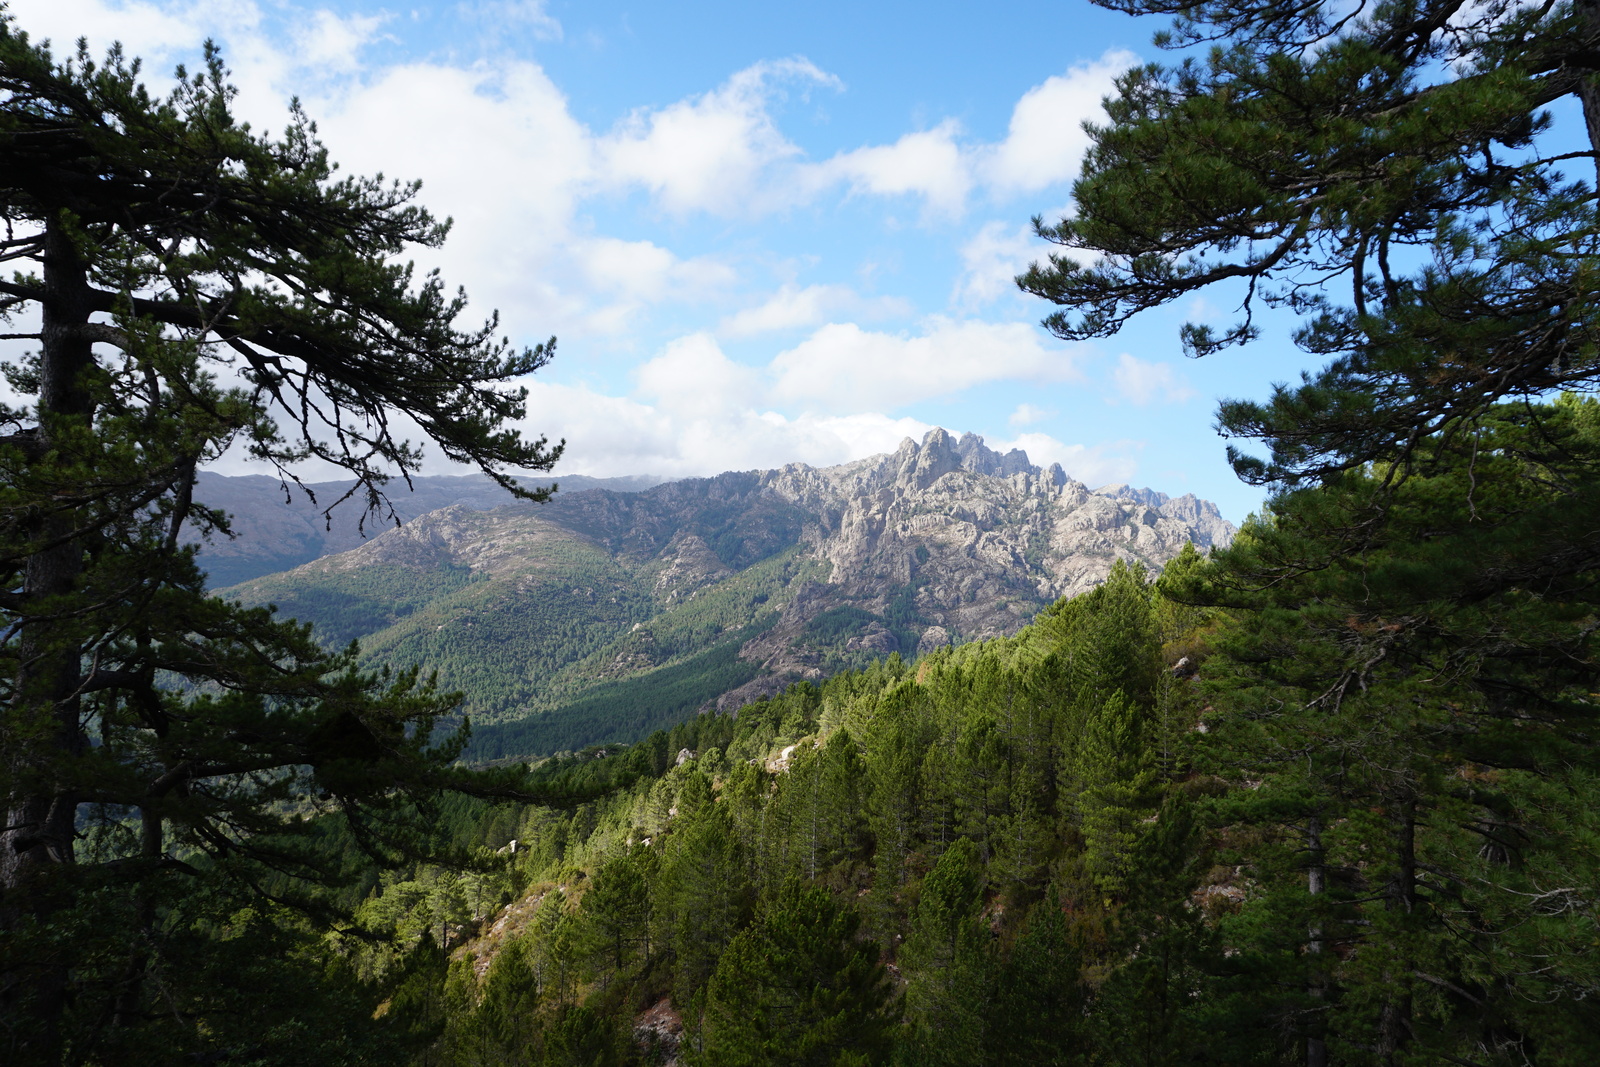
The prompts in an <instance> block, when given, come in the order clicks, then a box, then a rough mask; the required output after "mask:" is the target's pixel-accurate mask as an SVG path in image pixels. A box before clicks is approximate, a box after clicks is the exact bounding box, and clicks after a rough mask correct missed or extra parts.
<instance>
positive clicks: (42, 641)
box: [0, 220, 94, 1062]
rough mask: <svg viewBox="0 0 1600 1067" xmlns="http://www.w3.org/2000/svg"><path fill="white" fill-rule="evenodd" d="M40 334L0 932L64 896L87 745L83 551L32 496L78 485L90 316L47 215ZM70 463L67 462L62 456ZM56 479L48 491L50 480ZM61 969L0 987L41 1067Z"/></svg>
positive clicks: (69, 248)
mask: <svg viewBox="0 0 1600 1067" xmlns="http://www.w3.org/2000/svg"><path fill="white" fill-rule="evenodd" d="M43 264H44V289H45V298H44V300H43V301H42V302H41V303H42V312H43V328H42V331H41V343H40V354H39V355H40V359H39V399H38V413H37V415H38V430H37V441H38V446H39V447H38V450H37V452H36V454H37V455H38V456H39V457H40V458H39V459H38V460H36V461H35V462H34V465H33V468H32V470H31V471H30V473H31V474H34V475H38V476H41V477H42V480H43V481H44V482H45V484H46V488H47V490H48V496H46V495H44V494H39V499H40V500H41V503H38V504H36V505H35V507H36V509H37V510H36V511H35V514H34V518H33V521H32V522H31V523H30V524H29V526H28V536H29V537H30V538H31V539H32V541H33V542H34V543H35V544H37V545H39V546H40V547H39V549H38V551H36V552H34V553H33V555H32V556H30V557H29V559H28V561H27V563H26V566H25V568H24V572H23V582H22V593H23V600H24V603H25V605H26V606H25V607H24V608H23V610H22V612H21V613H20V614H21V618H20V619H19V620H18V622H19V623H20V626H19V636H18V638H17V654H18V661H17V662H18V667H17V669H16V670H17V673H16V677H15V678H13V679H12V682H13V685H14V689H13V691H12V704H11V707H10V708H9V709H8V722H7V729H8V732H9V733H10V738H9V741H10V745H11V751H10V752H9V753H8V757H9V761H10V763H11V766H10V767H9V771H10V774H11V776H12V777H11V791H10V795H8V796H7V797H6V798H5V800H6V803H5V811H6V822H5V826H4V827H3V829H0V892H3V893H4V897H5V900H6V906H5V912H4V913H3V914H0V930H3V929H4V928H5V927H7V926H11V925H12V924H14V923H16V922H17V921H18V920H19V919H20V918H21V917H22V916H23V915H31V916H32V917H33V918H35V919H36V920H37V919H46V918H48V916H49V915H50V914H51V913H52V912H54V911H56V910H57V909H59V908H60V907H62V906H64V904H65V903H66V901H65V900H64V899H63V897H62V894H61V888H62V887H61V886H60V885H59V884H50V883H51V882H53V881H56V880H53V879H49V878H48V877H47V875H48V874H49V872H50V871H51V870H52V869H56V870H59V869H60V868H62V867H64V866H65V865H68V864H71V863H72V862H73V838H74V836H75V834H76V821H77V810H78V799H77V794H76V793H75V791H74V789H73V786H72V784H71V776H70V774H68V773H64V771H65V768H63V767H62V766H61V764H62V763H64V762H67V761H70V760H72V759H73V758H74V757H75V756H78V755H80V754H81V753H82V752H83V751H84V748H85V747H86V745H87V739H86V737H85V735H84V732H83V728H82V725H81V723H80V722H79V699H78V689H79V687H80V685H81V682H82V664H81V644H80V640H79V637H78V635H77V633H76V624H75V623H74V622H73V621H72V620H71V619H70V618H63V615H64V614H65V611H64V609H65V608H66V607H67V600H68V598H69V597H70V595H71V594H72V592H73V591H74V589H75V588H76V586H77V583H78V576H79V574H80V573H81V572H82V570H83V545H82V542H81V540H79V539H77V538H75V537H73V531H74V529H75V528H76V524H77V516H76V515H75V514H74V513H73V512H72V511H71V510H70V509H69V508H66V507H60V508H58V509H56V510H50V507H49V505H48V504H47V503H44V502H43V501H44V500H48V499H50V498H52V497H53V498H55V499H61V498H63V497H65V496H66V495H67V494H68V493H70V492H71V491H73V490H75V489H77V488H78V486H73V485H68V484H65V482H66V479H65V478H61V477H60V476H56V477H52V475H51V472H50V470H49V466H50V465H51V464H53V463H60V462H62V461H60V460H59V458H57V457H56V456H53V455H52V453H53V452H55V450H57V449H61V448H63V447H64V446H65V447H70V445H71V441H70V438H71V437H72V436H73V430H74V429H75V428H76V426H87V425H88V424H89V422H90V420H91V419H92V417H93V413H94V404H93V398H92V396H91V394H90V393H89V390H88V388H87V377H88V376H87V373H86V372H87V371H88V370H89V368H90V367H91V366H92V364H93V362H94V354H93V351H92V344H91V342H89V341H88V340H86V339H85V337H84V333H83V330H82V329H81V327H82V326H84V325H86V324H87V323H88V321H89V316H90V314H91V310H92V309H91V306H90V299H89V298H90V290H89V285H88V277H87V270H86V268H85V266H84V262H83V259H82V257H80V256H79V255H78V250H77V248H76V247H75V246H74V244H73V241H72V238H71V236H70V235H69V234H68V233H67V232H66V230H65V227H64V225H63V224H62V223H61V222H60V221H59V220H52V221H51V222H50V223H49V224H48V225H47V226H46V228H45V253H44V257H43ZM67 462H68V463H70V461H67ZM51 482H57V483H58V484H50V483H51ZM66 981H67V974H66V971H65V968H63V967H60V966H43V967H41V968H40V969H39V970H36V971H31V972H29V976H28V978H27V980H26V983H25V984H26V986H27V988H19V987H12V988H7V989H4V990H0V999H3V1000H5V1001H10V1002H18V1001H20V1000H21V999H24V998H25V999H26V1000H27V1001H28V1003H29V1009H30V1013H31V1014H32V1016H33V1018H34V1019H35V1020H36V1021H37V1022H38V1024H39V1027H40V1029H39V1031H37V1038H36V1043H30V1047H28V1048H27V1050H26V1054H27V1056H28V1057H29V1058H38V1059H39V1060H40V1062H49V1061H51V1060H52V1059H54V1058H57V1056H56V1053H55V1049H56V1046H57V1045H58V1044H59V1041H60V1036H61V1035H60V1032H59V1031H60V1017H61V1013H62V1011H63V1010H64V1007H65V996H66Z"/></svg>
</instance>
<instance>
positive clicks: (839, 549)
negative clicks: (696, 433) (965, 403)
mask: <svg viewBox="0 0 1600 1067" xmlns="http://www.w3.org/2000/svg"><path fill="white" fill-rule="evenodd" d="M1232 533H1233V528H1232V527H1231V526H1230V525H1229V524H1227V523H1226V522H1224V521H1223V520H1222V519H1221V517H1220V516H1219V515H1218V514H1217V513H1216V509H1215V508H1214V507H1213V506H1211V505H1210V504H1207V503H1205V502H1204V501H1196V500H1195V499H1194V498H1192V497H1185V498H1180V499H1177V500H1172V499H1169V498H1167V497H1165V496H1163V495H1161V494H1158V493H1152V492H1150V491H1149V490H1137V489H1131V488H1129V487H1127V486H1110V487H1106V488H1105V489H1102V490H1098V491H1095V492H1091V491H1090V490H1089V489H1088V488H1087V487H1085V486H1083V485H1081V484H1079V483H1077V482H1074V481H1072V480H1071V479H1069V478H1067V477H1066V475H1065V474H1064V473H1062V472H1061V469H1060V468H1059V467H1053V468H1050V469H1048V470H1046V469H1041V468H1039V467H1036V466H1033V465H1031V464H1029V463H1028V460H1027V457H1026V455H1024V454H1023V453H1021V452H1019V451H1013V452H1012V453H1010V454H1008V455H1005V456H1001V455H999V454H997V453H995V452H993V451H991V450H989V449H988V448H987V447H985V446H984V444H983V442H982V440H981V439H979V438H977V437H975V436H973V435H968V436H967V437H964V438H962V439H961V440H960V441H957V440H955V439H954V438H952V437H950V435H948V434H946V433H945V432H944V431H942V430H934V431H932V432H930V433H929V434H928V436H927V438H926V439H925V440H924V441H923V442H922V443H921V444H920V445H919V444H917V443H916V442H913V441H910V440H907V441H906V442H905V443H904V444H903V445H902V446H901V448H900V450H899V451H897V452H896V453H893V454H890V455H886V456H878V457H874V458H872V459H869V460H864V461H858V462H856V463H852V464H846V465H844V466H841V467H834V468H827V469H823V470H817V469H813V468H810V467H806V466H804V465H800V464H794V465H791V466H789V467H785V468H782V469H781V470H774V471H766V472H749V473H742V474H741V473H734V474H724V475H721V476H719V477H717V478H712V479H690V480H687V481H681V482H673V483H667V484H664V485H660V486H656V487H654V488H650V489H647V490H644V491H641V492H636V493H619V492H614V491H605V490H601V491H587V492H578V493H574V494H572V495H570V496H564V495H558V496H557V497H556V498H555V499H554V500H553V501H552V502H551V503H549V504H546V505H538V506H535V505H513V506H508V507H501V508H496V509H493V510H489V511H475V510H472V509H470V508H468V507H465V506H461V505H456V506H452V507H449V508H445V509H442V510H440V511H436V512H432V513H430V514H428V515H425V516H421V517H419V518H417V519H413V520H412V521H410V522H408V523H407V524H406V525H405V526H403V527H401V528H400V529H396V530H391V531H388V532H385V533H383V534H381V535H380V536H378V537H376V538H374V539H373V540H371V541H370V542H368V543H366V544H364V545H362V546H361V547H359V548H356V549H353V550H351V551H349V552H345V553H340V554H337V555H332V556H328V557H325V558H323V559H319V560H316V561H314V562H312V563H309V564H306V565H303V566H301V567H298V568H296V569H294V570H291V571H287V572H285V573H283V574H278V575H271V576H268V577H264V578H259V579H255V580H253V581H249V582H246V583H243V584H242V585H239V586H236V587H235V588H234V589H233V590H231V591H230V596H233V597H237V598H238V599H240V600H242V601H243V602H245V603H247V604H268V603H270V604H275V605H276V606H277V607H278V609H279V612H280V614H281V615H283V616H286V617H292V618H296V619H299V620H302V621H306V622H311V623H314V624H315V626H316V633H317V635H318V636H319V639H321V640H322V641H324V642H325V643H327V644H329V645H331V646H335V647H342V646H343V645H345V644H347V643H348V642H350V641H352V640H359V641H360V642H361V646H362V649H363V653H364V656H365V659H366V661H367V662H369V663H372V664H383V663H395V664H400V663H405V664H413V663H414V664H419V665H421V666H422V667H423V668H424V669H425V670H428V671H437V672H438V673H439V677H440V681H441V684H442V685H443V686H445V687H446V688H450V689H458V690H460V691H461V692H463V693H464V694H465V698H466V699H465V704H464V709H465V712H466V713H467V714H468V715H469V716H470V717H471V719H472V721H473V724H474V730H473V739H472V742H471V747H470V749H469V755H470V756H472V757H473V758H475V759H479V760H500V759H509V758H514V757H529V756H539V755H548V754H550V753H553V752H559V751H570V750H575V749H578V748H582V747H584V746H585V745H589V744H595V743H600V742H619V741H623V742H625V741H634V740H638V739H640V738H642V737H644V736H645V735H647V734H649V733H650V732H651V731H653V730H656V729H659V728H662V727H670V726H671V725H672V724H673V723H675V722H678V721H681V720H682V719H683V718H684V717H686V716H688V715H691V714H693V713H694V712H696V711H697V710H699V709H701V708H702V707H706V706H717V705H720V706H722V707H724V708H732V707H737V706H738V705H740V704H742V703H745V702H748V701H750V700H752V699H756V698H759V697H762V696H768V695H771V694H773V693H776V692H779V691H781V690H782V689H784V688H785V687H786V686H788V685H790V684H792V683H793V682H796V681H802V680H805V681H812V682H817V681H820V680H821V679H823V678H825V677H827V676H830V675H832V674H835V673H837V672H839V671H841V670H846V669H849V668H860V667H864V666H866V665H867V664H869V663H871V662H873V661H874V660H877V659H881V658H882V657H883V656H885V655H888V654H890V653H898V654H900V655H901V656H902V658H907V659H909V658H912V657H914V656H916V655H917V654H919V653H926V652H929V651H932V650H935V649H938V648H940V647H945V646H948V645H950V644H952V643H958V642H962V641H970V640H973V639H977V638H983V637H989V636H996V635H1003V634H1009V633H1013V632H1015V631H1016V630H1017V629H1018V628H1020V627H1021V626H1022V625H1023V624H1024V623H1026V622H1027V621H1028V620H1029V619H1030V618H1032V617H1033V615H1034V614H1035V613H1036V612H1037V611H1039V610H1040V609H1041V608H1043V607H1044V606H1045V605H1047V604H1049V603H1051V602H1052V601H1053V600H1055V599H1056V598H1057V597H1059V596H1061V595H1070V594H1073V593H1078V592H1082V591H1084V590H1086V589H1089V588H1091V587H1093V586H1094V585H1095V584H1097V583H1098V582H1100V581H1101V580H1103V579H1104V578H1105V576H1106V575H1107V574H1108V573H1109V571H1110V569H1111V567H1112V565H1113V563H1114V562H1115V561H1117V560H1119V559H1125V560H1130V561H1137V562H1140V563H1142V564H1144V565H1147V566H1151V567H1159V566H1160V565H1161V564H1163V563H1164V562H1165V561H1166V560H1168V559H1170V558H1172V556H1173V555H1175V554H1176V553H1177V552H1178V551H1179V550H1180V549H1181V548H1182V546H1183V545H1185V544H1188V543H1189V542H1190V541H1191V540H1193V541H1195V542H1197V543H1199V544H1201V545H1202V546H1209V545H1212V544H1225V543H1227V541H1228V539H1229V538H1231V536H1232Z"/></svg>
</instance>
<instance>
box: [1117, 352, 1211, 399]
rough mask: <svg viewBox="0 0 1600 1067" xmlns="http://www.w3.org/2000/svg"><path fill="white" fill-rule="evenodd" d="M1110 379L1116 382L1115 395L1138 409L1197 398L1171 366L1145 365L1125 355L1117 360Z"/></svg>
mask: <svg viewBox="0 0 1600 1067" xmlns="http://www.w3.org/2000/svg"><path fill="white" fill-rule="evenodd" d="M1111 377H1112V380H1113V381H1114V382H1116V386H1117V392H1118V393H1120V394H1121V395H1122V396H1123V398H1124V399H1126V400H1128V401H1129V402H1130V403H1134V404H1138V405H1139V406H1140V407H1143V406H1145V405H1147V404H1152V403H1155V402H1157V401H1160V402H1162V403H1166V404H1181V403H1183V402H1184V401H1186V400H1190V399H1193V398H1194V396H1195V395H1196V394H1195V391H1194V389H1193V388H1191V387H1190V386H1189V383H1188V382H1186V381H1184V380H1183V378H1182V377H1180V376H1179V375H1178V373H1177V372H1176V371H1174V370H1173V369H1172V365H1171V364H1170V363H1146V362H1144V361H1143V360H1139V359H1134V358H1133V357H1132V356H1130V355H1128V353H1126V352H1124V353H1122V355H1120V356H1118V357H1117V366H1116V369H1115V370H1113V371H1112V372H1111Z"/></svg>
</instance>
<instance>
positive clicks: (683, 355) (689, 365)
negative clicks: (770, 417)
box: [634, 333, 760, 417]
mask: <svg viewBox="0 0 1600 1067" xmlns="http://www.w3.org/2000/svg"><path fill="white" fill-rule="evenodd" d="M634 376H635V378H636V380H637V381H638V384H639V388H638V392H639V395H641V396H644V397H648V398H651V399H653V400H655V401H656V403H657V404H658V405H659V406H660V407H662V408H664V409H666V410H668V411H671V412H673V413H675V414H678V415H691V416H696V417H699V416H714V415H716V414H718V413H735V412H740V411H747V410H749V409H750V408H752V407H754V406H755V404H756V403H757V400H758V397H759V394H760V382H759V379H758V375H757V372H756V371H755V370H754V369H752V368H750V367H747V366H745V365H744V364H741V363H735V362H734V361H733V360H731V359H729V358H728V357H727V356H725V355H723V353H722V349H721V348H719V347H718V346H717V342H716V341H715V340H713V339H712V338H711V337H710V336H709V335H707V334H703V333H697V334H691V335H690V336H688V337H680V338H678V339H677V340H675V341H673V342H672V343H671V344H669V345H667V347H666V348H665V349H663V350H662V352H661V354H660V355H659V356H656V357H655V358H654V359H652V360H650V361H648V362H646V363H644V364H642V365H641V366H640V367H639V368H638V370H636V371H635V372H634Z"/></svg>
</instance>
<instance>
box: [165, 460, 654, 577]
mask: <svg viewBox="0 0 1600 1067" xmlns="http://www.w3.org/2000/svg"><path fill="white" fill-rule="evenodd" d="M411 481H412V488H411V489H410V490H409V491H408V490H407V489H406V486H405V485H404V483H402V482H399V481H396V482H394V483H392V484H391V486H390V488H391V490H392V491H391V493H390V497H389V499H390V502H391V503H392V505H393V507H394V514H395V517H396V518H398V519H399V520H400V521H401V522H407V521H409V520H411V519H414V518H416V517H417V516H418V515H424V514H426V513H428V512H430V511H437V510H438V509H439V508H443V507H449V506H450V505H452V504H460V505H462V506H464V507H469V508H494V507H499V506H500V505H502V504H509V503H512V502H513V501H514V500H515V499H516V498H515V497H513V496H512V495H511V494H510V493H508V492H506V491H505V490H504V489H502V488H500V487H499V486H498V485H496V484H495V483H494V482H493V481H491V480H490V479H489V478H487V477H485V476H484V475H482V474H472V475H466V476H438V475H432V476H426V477H415V478H413V479H412V480H411ZM529 481H530V482H531V484H534V485H547V484H549V482H550V481H555V482H556V483H557V484H558V485H559V486H560V490H559V492H561V493H568V492H580V491H582V490H585V489H610V490H613V491H615V492H625V493H628V492H637V491H638V490H640V489H648V488H649V487H650V486H652V485H659V484H660V483H661V481H662V479H660V478H652V477H649V476H645V475H641V476H638V477H633V478H589V477H586V476H584V475H581V474H580V475H568V476H565V477H561V478H555V479H549V478H545V479H530V480H529ZM349 491H350V483H348V482H315V483H308V484H307V485H305V486H304V487H300V486H292V485H285V484H284V483H283V482H281V481H279V480H278V479H277V478H273V477H270V476H267V475H260V474H254V475H245V476H242V477H238V476H236V477H229V476H226V475H221V474H212V473H211V472H209V471H207V472H203V473H201V475H200V477H199V479H198V482H197V483H196V485H195V498H196V499H197V500H199V501H200V502H201V503H204V504H207V505H209V506H211V507H214V508H221V509H222V510H224V511H226V512H228V514H230V515H231V516H233V532H234V536H233V538H231V539H229V538H222V537H219V538H216V539H215V540H214V541H212V542H211V543H210V544H207V545H206V546H204V547H203V548H202V549H201V553H200V560H201V565H202V566H203V567H204V568H205V569H206V571H207V572H208V573H209V574H210V576H211V585H212V587H213V588H221V587H223V586H227V585H233V584H234V583H236V582H242V581H246V580H248V579H250V578H258V577H260V576H261V575H263V574H272V573H273V572H275V571H282V570H287V569H289V568H290V567H298V566H299V565H300V564H302V563H308V562H310V561H311V560H314V559H318V558H320V557H322V556H327V555H331V554H332V553H335V552H344V551H346V550H347V549H351V548H355V547H357V546H358V545H360V544H362V543H363V542H365V541H368V540H371V539H372V538H373V537H376V536H377V535H378V534H381V533H383V532H384V531H385V530H386V529H389V528H390V527H392V526H393V524H394V520H393V519H389V518H387V517H385V516H381V515H367V514H365V513H364V511H363V508H364V506H365V505H364V502H363V501H361V500H358V499H355V498H353V497H352V498H349V499H345V495H346V494H347V493H348V492H349ZM341 501H342V502H341ZM335 504H337V506H334V507H332V514H331V515H324V514H323V511H324V510H325V509H328V508H329V507H330V506H331V505H335ZM191 540H193V538H191Z"/></svg>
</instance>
